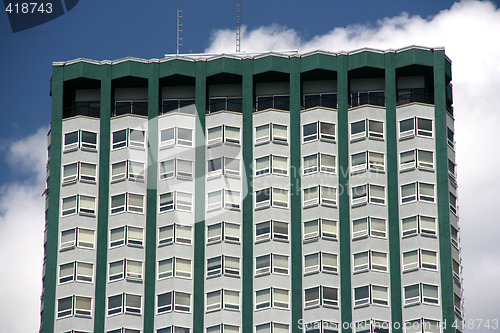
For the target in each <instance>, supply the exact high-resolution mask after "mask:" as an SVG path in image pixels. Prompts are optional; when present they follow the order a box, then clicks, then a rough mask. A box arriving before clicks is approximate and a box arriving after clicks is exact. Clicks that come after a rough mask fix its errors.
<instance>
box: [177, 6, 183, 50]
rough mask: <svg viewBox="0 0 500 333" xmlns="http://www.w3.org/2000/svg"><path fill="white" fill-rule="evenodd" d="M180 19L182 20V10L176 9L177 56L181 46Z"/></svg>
mask: <svg viewBox="0 0 500 333" xmlns="http://www.w3.org/2000/svg"><path fill="white" fill-rule="evenodd" d="M181 18H182V9H177V54H179V50H180V48H181V46H183V44H182V42H183V40H182V37H181V33H182V23H181Z"/></svg>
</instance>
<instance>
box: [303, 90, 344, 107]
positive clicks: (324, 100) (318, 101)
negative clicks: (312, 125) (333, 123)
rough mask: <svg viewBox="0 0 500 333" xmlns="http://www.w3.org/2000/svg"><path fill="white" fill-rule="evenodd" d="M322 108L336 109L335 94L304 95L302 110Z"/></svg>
mask: <svg viewBox="0 0 500 333" xmlns="http://www.w3.org/2000/svg"><path fill="white" fill-rule="evenodd" d="M317 106H322V107H326V108H331V109H336V108H337V94H334V93H325V94H307V95H304V109H309V108H314V107H317Z"/></svg>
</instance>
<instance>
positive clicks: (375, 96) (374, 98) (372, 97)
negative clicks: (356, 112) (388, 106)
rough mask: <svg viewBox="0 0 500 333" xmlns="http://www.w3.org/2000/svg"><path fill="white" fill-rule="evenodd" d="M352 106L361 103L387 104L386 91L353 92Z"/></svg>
mask: <svg viewBox="0 0 500 333" xmlns="http://www.w3.org/2000/svg"><path fill="white" fill-rule="evenodd" d="M350 105H351V107H355V106H360V105H377V106H385V91H383V90H379V91H358V92H351V99H350Z"/></svg>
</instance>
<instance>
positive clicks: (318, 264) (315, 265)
mask: <svg viewBox="0 0 500 333" xmlns="http://www.w3.org/2000/svg"><path fill="white" fill-rule="evenodd" d="M317 272H323V273H337V272H338V265H337V255H336V254H333V253H326V252H316V253H311V254H306V255H305V256H304V275H305V274H310V273H317Z"/></svg>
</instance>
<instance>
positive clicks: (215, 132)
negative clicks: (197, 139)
mask: <svg viewBox="0 0 500 333" xmlns="http://www.w3.org/2000/svg"><path fill="white" fill-rule="evenodd" d="M217 139H222V126H217V127H213V128H209V129H208V141H212V140H217Z"/></svg>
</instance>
